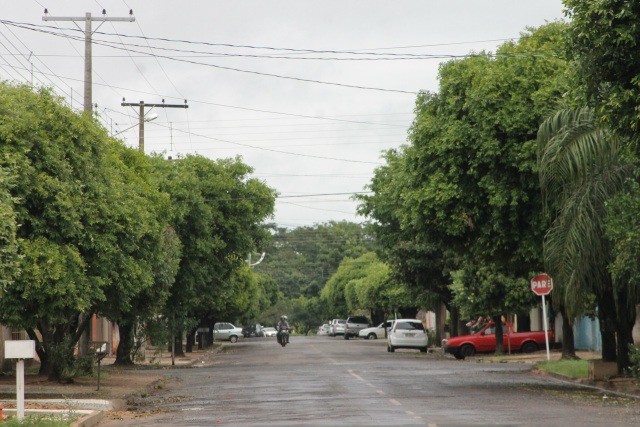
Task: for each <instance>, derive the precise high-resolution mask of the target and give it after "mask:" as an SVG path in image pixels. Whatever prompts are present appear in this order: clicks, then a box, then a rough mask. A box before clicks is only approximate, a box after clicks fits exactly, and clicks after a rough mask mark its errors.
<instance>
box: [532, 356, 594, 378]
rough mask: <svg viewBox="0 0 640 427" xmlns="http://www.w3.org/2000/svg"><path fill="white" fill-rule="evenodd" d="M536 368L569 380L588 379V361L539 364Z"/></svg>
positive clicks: (558, 361)
mask: <svg viewBox="0 0 640 427" xmlns="http://www.w3.org/2000/svg"><path fill="white" fill-rule="evenodd" d="M536 368H538V369H542V370H545V371H547V372H552V373H554V374H560V375H564V376H566V377H569V378H588V377H589V361H588V360H554V361H549V362H538V363H536Z"/></svg>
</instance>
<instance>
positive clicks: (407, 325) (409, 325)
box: [387, 319, 429, 353]
mask: <svg viewBox="0 0 640 427" xmlns="http://www.w3.org/2000/svg"><path fill="white" fill-rule="evenodd" d="M428 345H429V338H428V336H427V331H426V330H425V329H424V325H423V324H422V321H421V320H418V319H397V320H396V321H395V323H394V324H393V327H392V328H391V330H390V331H389V336H388V337H387V351H389V352H391V353H393V352H394V351H396V348H415V349H418V350H420V351H421V352H423V353H426V352H427V347H428Z"/></svg>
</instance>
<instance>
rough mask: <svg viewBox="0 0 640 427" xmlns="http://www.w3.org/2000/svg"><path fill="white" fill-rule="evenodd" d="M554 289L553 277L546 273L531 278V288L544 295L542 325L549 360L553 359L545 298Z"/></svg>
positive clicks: (534, 291)
mask: <svg viewBox="0 0 640 427" xmlns="http://www.w3.org/2000/svg"><path fill="white" fill-rule="evenodd" d="M552 289H553V279H551V277H549V276H548V275H547V274H546V273H542V274H539V275H537V276H536V277H534V278H533V279H531V290H532V291H533V293H534V294H536V295H538V296H541V297H542V325H543V328H544V342H545V344H546V347H547V360H551V353H549V332H548V330H549V328H548V327H547V304H546V301H545V300H544V297H545V295H549V294H550V293H551V290H552Z"/></svg>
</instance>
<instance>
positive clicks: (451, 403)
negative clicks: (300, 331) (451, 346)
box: [99, 336, 640, 427]
mask: <svg viewBox="0 0 640 427" xmlns="http://www.w3.org/2000/svg"><path fill="white" fill-rule="evenodd" d="M529 368H530V366H529V365H528V364H523V363H494V364H489V363H477V362H475V361H473V360H467V361H457V360H454V359H453V358H448V357H444V356H442V355H440V354H423V353H420V352H418V351H411V350H397V351H396V352H395V353H388V352H387V351H386V345H385V342H384V340H371V341H369V340H353V339H352V340H348V341H347V340H344V339H342V338H341V337H337V338H331V337H315V336H314V337H292V338H291V343H290V345H288V346H287V347H286V348H282V347H280V346H279V345H277V344H276V342H275V339H273V338H271V339H269V338H250V339H245V340H242V341H240V342H238V343H235V344H229V343H227V344H225V346H224V347H223V349H222V351H221V352H219V353H217V354H215V355H212V356H211V358H210V359H207V360H204V361H203V362H202V364H201V366H199V367H197V368H193V369H175V370H171V371H168V373H167V376H168V378H169V380H168V382H167V385H166V386H165V387H164V388H163V389H161V390H158V391H156V392H154V393H152V394H150V395H142V396H140V397H138V398H136V399H135V401H134V402H132V405H131V406H133V407H135V408H136V411H135V412H134V415H133V416H128V417H124V419H105V420H104V421H102V422H101V423H100V424H99V425H100V426H158V425H163V426H211V425H226V426H299V425H306V426H430V427H435V426H441V427H444V426H482V425H487V426H488V425H491V426H507V425H508V426H540V425H549V426H556V425H562V426H603V425H607V426H629V425H640V403H639V402H638V401H636V400H632V399H627V398H624V397H617V396H613V395H609V396H606V397H605V395H604V394H603V392H602V391H600V390H597V389H591V388H584V387H579V386H577V385H575V384H573V383H570V382H565V381H560V380H557V379H554V378H551V377H546V376H539V375H534V374H531V373H530V372H529Z"/></svg>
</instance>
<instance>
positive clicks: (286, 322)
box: [276, 314, 289, 344]
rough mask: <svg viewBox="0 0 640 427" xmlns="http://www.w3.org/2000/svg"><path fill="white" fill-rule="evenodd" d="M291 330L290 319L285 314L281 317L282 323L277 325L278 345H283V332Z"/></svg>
mask: <svg viewBox="0 0 640 427" xmlns="http://www.w3.org/2000/svg"><path fill="white" fill-rule="evenodd" d="M285 329H286V330H288V329H289V319H288V318H287V316H285V315H284V314H283V315H282V316H280V321H279V322H278V324H277V325H276V331H278V332H277V333H276V338H277V339H278V344H282V331H283V330H285Z"/></svg>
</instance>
